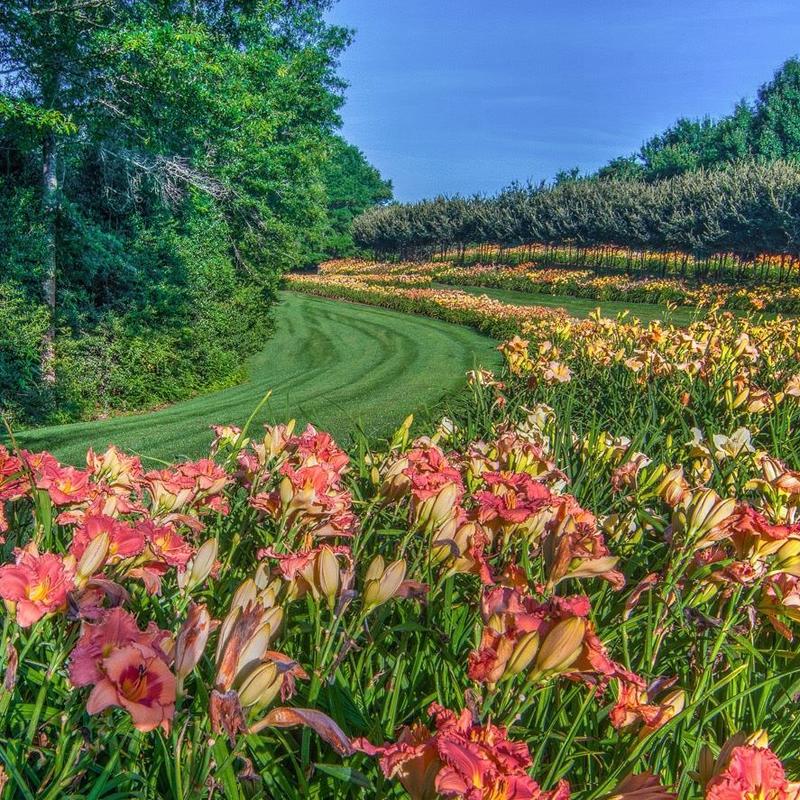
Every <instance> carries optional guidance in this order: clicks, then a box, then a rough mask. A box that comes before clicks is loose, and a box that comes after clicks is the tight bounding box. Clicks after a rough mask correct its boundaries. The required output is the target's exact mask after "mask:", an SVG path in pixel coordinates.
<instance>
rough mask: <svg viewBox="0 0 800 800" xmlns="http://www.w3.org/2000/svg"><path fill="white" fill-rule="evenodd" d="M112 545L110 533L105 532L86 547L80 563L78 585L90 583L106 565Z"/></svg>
mask: <svg viewBox="0 0 800 800" xmlns="http://www.w3.org/2000/svg"><path fill="white" fill-rule="evenodd" d="M110 543H111V541H110V539H109V538H108V533H106V532H105V531H103V532H102V533H101V534H99V535H98V536H95V537H94V539H92V540H91V541H90V542H89V544H87V545H86V549H85V550H84V551H83V555H82V556H81V558H80V561H78V569H77V580H78V584H83V583H85V582H86V581H88V580H89V578H91V577H92V575H94V574H95V572H97V571H98V570H99V569H100V568H101V567H102V566H103V564H105V561H106V556H108V548H109V545H110Z"/></svg>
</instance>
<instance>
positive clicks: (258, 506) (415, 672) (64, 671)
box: [0, 276, 800, 800]
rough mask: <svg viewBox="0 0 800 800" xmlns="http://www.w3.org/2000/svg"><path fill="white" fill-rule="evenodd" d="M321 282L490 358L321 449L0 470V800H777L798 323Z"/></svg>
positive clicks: (785, 687) (787, 748)
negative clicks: (434, 324)
mask: <svg viewBox="0 0 800 800" xmlns="http://www.w3.org/2000/svg"><path fill="white" fill-rule="evenodd" d="M356 282H357V281H356ZM334 283H335V276H328V277H325V276H323V277H322V278H313V277H302V278H298V279H296V280H294V281H293V282H292V285H293V288H295V289H296V290H300V291H311V292H315V293H322V294H324V293H326V292H329V293H334V290H335V287H334ZM347 283H348V282H347V281H343V280H341V279H340V284H341V286H340V289H339V293H340V294H339V296H347V297H348V299H358V300H360V301H361V302H368V303H375V304H378V305H389V304H392V303H396V304H398V305H393V306H392V307H402V308H403V309H404V310H407V311H420V312H422V313H428V314H432V315H443V316H446V317H447V318H449V319H453V320H456V319H460V320H461V321H463V322H468V323H471V324H482V325H483V326H484V327H485V328H486V329H490V330H496V331H501V330H507V331H510V330H512V329H513V330H515V331H517V333H518V334H519V335H515V336H513V337H511V338H510V339H508V340H507V341H505V342H504V343H503V344H502V345H501V346H500V350H501V352H502V353H503V355H504V357H505V366H504V368H503V369H502V371H500V372H498V373H497V374H492V373H490V372H488V371H485V370H481V369H476V370H474V371H473V372H472V373H471V374H470V376H469V388H468V390H467V391H466V393H465V394H464V396H463V397H461V398H459V399H458V400H457V401H454V402H453V404H452V409H451V410H450V411H449V412H448V416H447V417H446V418H444V419H442V421H441V424H440V425H439V427H438V428H430V429H426V430H417V431H414V433H413V434H412V432H411V428H410V425H411V420H410V419H409V420H407V421H406V423H404V424H403V425H402V426H401V427H400V428H399V429H398V430H397V432H396V434H395V435H394V436H393V438H391V440H389V441H386V442H384V443H378V444H376V443H372V444H369V443H367V442H363V441H362V442H360V443H358V444H357V445H356V446H354V447H353V448H352V449H351V450H350V451H349V452H345V451H344V450H342V449H341V448H340V447H339V446H338V445H337V444H336V443H335V442H334V441H333V440H332V439H331V438H330V437H329V436H327V435H326V434H325V433H323V432H318V431H316V430H314V429H313V428H308V429H306V430H305V431H299V430H298V431H295V430H293V426H292V424H291V423H289V424H288V425H275V426H269V427H267V428H266V430H265V431H256V430H250V429H245V430H239V429H235V428H231V427H226V426H224V425H222V426H220V427H219V428H217V430H216V434H217V435H216V440H215V442H214V445H213V446H212V448H211V452H210V453H209V456H208V458H204V459H201V460H199V461H195V462H188V463H180V464H174V465H169V466H168V465H163V467H162V468H159V469H154V470H150V471H147V470H145V469H143V467H142V465H141V463H140V462H139V460H138V459H136V458H133V457H130V456H127V455H125V454H124V453H121V452H120V451H118V450H116V449H115V448H113V447H111V448H109V449H108V450H107V451H106V452H104V453H94V452H91V451H90V452H89V453H87V459H86V468H85V469H75V468H72V467H66V466H63V465H60V464H59V463H57V462H56V460H55V459H54V458H53V457H52V456H49V455H48V454H47V453H31V452H25V451H14V450H13V449H12V450H10V451H6V450H3V451H2V452H1V453H0V475H2V479H1V480H2V482H0V498H2V501H3V508H4V509H5V513H4V516H3V518H2V527H3V531H4V534H3V535H4V537H5V543H4V545H3V548H4V556H5V559H6V564H5V565H4V566H2V567H0V596H2V598H3V599H4V601H5V603H6V608H7V614H6V615H5V617H4V623H3V631H2V641H1V642H0V663H2V673H3V684H2V689H0V708H1V709H2V714H0V743H1V744H2V746H1V747H0V755H1V756H2V772H0V776H1V777H2V781H3V782H4V786H5V788H4V794H3V796H4V797H8V798H11V797H15V798H16V797H26V798H32V797H34V796H35V797H48V798H61V797H76V798H77V797H88V796H91V797H97V798H100V797H109V798H110V797H124V796H130V795H131V794H133V793H136V794H137V795H139V796H144V797H159V798H162V797H168V798H195V797H206V796H208V795H209V792H210V793H211V794H213V795H214V796H224V797H226V798H243V797H249V796H270V797H297V798H300V797H325V798H328V797H359V796H375V797H397V798H401V797H406V796H407V797H411V798H413V800H432V798H435V797H457V798H467V799H468V800H479V799H480V800H534V799H535V800H540V799H541V798H551V800H566V798H568V797H570V796H573V797H575V798H578V799H579V800H583V799H584V798H585V799H586V800H589V798H611V797H613V798H630V800H670V798H673V797H675V796H676V795H677V796H679V797H681V798H699V797H705V798H709V800H751V799H752V798H755V797H758V798H770V799H771V800H773V799H774V800H788V798H793V797H795V796H796V794H797V790H798V787H797V784H794V783H792V782H791V777H792V776H800V761H798V751H797V747H796V744H795V743H796V739H797V727H798V722H800V716H798V715H797V714H796V713H794V711H795V707H796V696H797V693H798V691H800V657H798V655H797V651H796V648H795V646H794V644H793V637H794V635H795V632H796V624H797V622H798V621H800V612H798V608H800V584H799V583H798V582H799V581H800V577H798V576H800V519H798V506H800V472H797V471H795V467H796V465H797V463H798V449H799V447H800V425H798V423H799V422H800V369H799V368H798V358H797V356H798V353H797V349H798V338H799V337H798V334H800V323H798V322H795V321H792V320H789V321H786V320H775V321H769V322H763V323H756V322H753V321H751V320H748V319H741V318H735V317H733V316H731V315H729V314H721V315H712V316H710V317H708V318H707V319H705V320H704V321H698V322H695V323H694V324H692V325H691V326H689V327H687V328H674V327H670V326H665V325H661V324H658V323H652V324H650V325H648V326H642V325H639V324H637V323H629V322H623V321H615V320H609V319H602V318H591V319H588V320H575V319H572V318H570V317H568V316H567V315H566V314H563V313H558V312H551V311H547V310H538V311H537V310H536V309H530V308H529V309H527V310H526V311H525V313H524V314H521V313H520V314H517V315H516V316H513V318H512V317H511V316H509V314H511V312H509V311H507V310H504V309H502V308H501V309H498V308H497V307H496V306H495V305H494V304H492V303H491V302H487V301H486V300H485V299H482V298H476V297H471V299H469V300H467V299H465V298H467V297H469V296H466V295H465V296H464V297H460V295H459V293H458V292H452V291H445V292H442V291H441V290H436V289H413V288H412V289H408V288H404V287H402V286H400V287H387V286H381V285H377V284H369V283H365V282H362V283H361V284H360V285H353V284H354V280H353V279H352V278H351V279H350V281H349V283H350V285H349V287H348V286H347V285H346V284H347ZM342 286H343V287H345V288H341V287H342ZM345 291H346V292H348V293H350V294H349V295H344V292H345ZM437 292H438V293H437ZM387 298H388V299H387ZM501 305H502V304H501ZM482 315H483V316H485V321H484V322H483V323H480V318H481V316H482ZM222 422H224V420H222Z"/></svg>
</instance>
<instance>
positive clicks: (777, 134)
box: [753, 58, 800, 160]
mask: <svg viewBox="0 0 800 800" xmlns="http://www.w3.org/2000/svg"><path fill="white" fill-rule="evenodd" d="M753 126H754V134H755V150H756V153H757V154H758V155H759V156H760V157H762V158H765V159H768V160H771V159H776V158H792V159H794V158H798V157H800V61H798V60H797V59H796V58H793V59H790V60H789V61H787V62H786V63H785V64H784V65H783V66H782V67H781V68H780V69H779V70H778V71H777V72H776V73H775V77H774V78H773V79H772V80H771V81H770V82H769V83H767V84H764V86H762V87H761V89H760V90H759V92H758V99H757V102H756V113H755V119H754V123H753Z"/></svg>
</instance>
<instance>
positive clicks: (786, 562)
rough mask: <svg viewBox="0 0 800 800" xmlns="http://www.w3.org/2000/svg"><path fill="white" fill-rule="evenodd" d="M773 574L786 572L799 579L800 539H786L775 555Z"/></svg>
mask: <svg viewBox="0 0 800 800" xmlns="http://www.w3.org/2000/svg"><path fill="white" fill-rule="evenodd" d="M772 571H773V572H786V573H788V574H789V575H794V576H795V577H796V578H800V539H787V540H786V541H785V542H784V543H783V544H782V545H781V546H780V548H779V549H778V552H777V553H776V554H775V563H774V565H773V568H772Z"/></svg>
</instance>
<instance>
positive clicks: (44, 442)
mask: <svg viewBox="0 0 800 800" xmlns="http://www.w3.org/2000/svg"><path fill="white" fill-rule="evenodd" d="M275 317H276V331H275V335H274V336H273V337H272V338H271V339H270V340H269V341H268V342H267V343H266V346H265V347H264V349H263V350H262V351H261V352H260V353H258V354H257V355H255V356H253V357H252V358H251V359H250V360H249V362H248V375H249V376H250V377H249V380H248V381H247V382H246V383H244V384H241V385H240V386H236V387H233V388H230V389H224V390H222V391H219V392H213V393H211V394H207V395H203V396H201V397H196V398H193V399H191V400H186V401H183V402H180V403H175V404H174V405H171V406H169V407H167V408H164V409H160V410H158V411H153V412H150V413H145V414H135V415H130V416H120V417H113V418H111V419H106V420H97V421H94V422H79V423H74V424H71V425H59V426H51V427H46V428H37V429H35V430H29V431H21V432H19V433H18V434H17V439H18V441H19V444H20V445H21V446H23V447H26V448H29V449H32V450H44V449H46V450H50V451H51V452H52V453H53V454H54V455H55V456H56V457H57V458H58V459H59V460H61V461H63V462H66V463H74V464H81V463H82V462H83V460H84V459H85V455H86V449H87V448H88V447H89V446H91V447H93V448H94V449H95V450H98V449H99V450H103V449H105V448H106V447H107V446H108V445H109V444H110V443H114V444H116V445H117V446H119V447H121V448H123V449H125V450H128V451H131V452H136V453H140V454H142V455H145V456H151V457H153V458H159V459H163V460H165V461H173V460H175V459H178V458H192V457H198V456H200V455H202V454H203V453H205V452H207V451H208V445H209V443H210V441H211V439H212V432H211V431H210V429H209V426H210V425H212V424H214V423H219V424H223V423H232V424H237V425H241V424H243V423H244V422H245V421H246V419H247V418H248V416H249V415H250V413H251V412H252V411H253V409H254V408H255V407H256V405H257V404H258V403H259V401H260V400H261V398H262V397H263V396H264V394H265V393H266V392H267V391H268V390H270V389H271V390H272V396H271V398H270V400H269V402H268V403H267V404H266V406H265V407H264V408H263V409H262V410H261V411H260V413H259V415H258V416H257V418H256V419H255V421H254V427H253V429H252V430H253V432H255V433H257V432H258V428H259V427H260V425H261V424H262V423H264V422H268V421H269V422H279V421H286V420H288V419H290V418H292V417H294V418H296V419H297V421H298V423H299V424H303V425H304V424H305V423H306V422H312V423H313V424H315V425H317V426H319V427H320V428H322V429H324V430H327V431H330V432H331V433H332V434H333V435H334V436H335V437H337V438H339V439H342V440H343V441H344V440H346V439H347V436H348V435H349V434H352V433H353V432H354V431H355V430H356V429H357V428H358V427H359V426H361V427H362V428H363V429H364V430H365V432H366V433H367V434H371V435H377V434H381V433H388V432H390V431H391V430H392V429H393V428H395V427H396V426H397V425H398V424H399V423H400V422H401V421H402V420H403V419H404V417H405V416H406V415H407V414H409V413H412V412H425V411H426V410H427V409H430V408H431V407H432V406H434V405H436V403H438V402H439V401H440V400H442V398H444V397H445V396H447V395H448V394H452V393H453V392H455V391H457V390H458V389H459V388H460V387H462V386H463V385H464V381H465V378H464V374H465V372H466V371H467V370H468V369H471V368H473V367H474V366H476V365H477V364H482V365H484V366H487V367H494V366H496V365H497V364H498V363H499V355H498V354H497V353H496V352H495V349H494V348H495V346H496V343H495V342H494V341H493V340H492V339H490V338H488V337H486V336H482V335H481V334H479V333H477V332H475V331H473V330H471V329H469V328H466V327H462V326H460V325H452V324H449V323H446V322H439V321H438V320H433V319H429V318H426V317H418V316H414V315H409V314H401V313H398V312H395V311H387V310H385V309H381V308H377V307H374V306H364V305H356V304H352V303H343V302H337V301H335V300H326V299H322V298H318V297H312V296H310V295H301V294H296V293H292V292H282V293H281V302H280V304H279V305H278V306H277V308H276V314H275ZM151 466H152V464H151Z"/></svg>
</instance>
